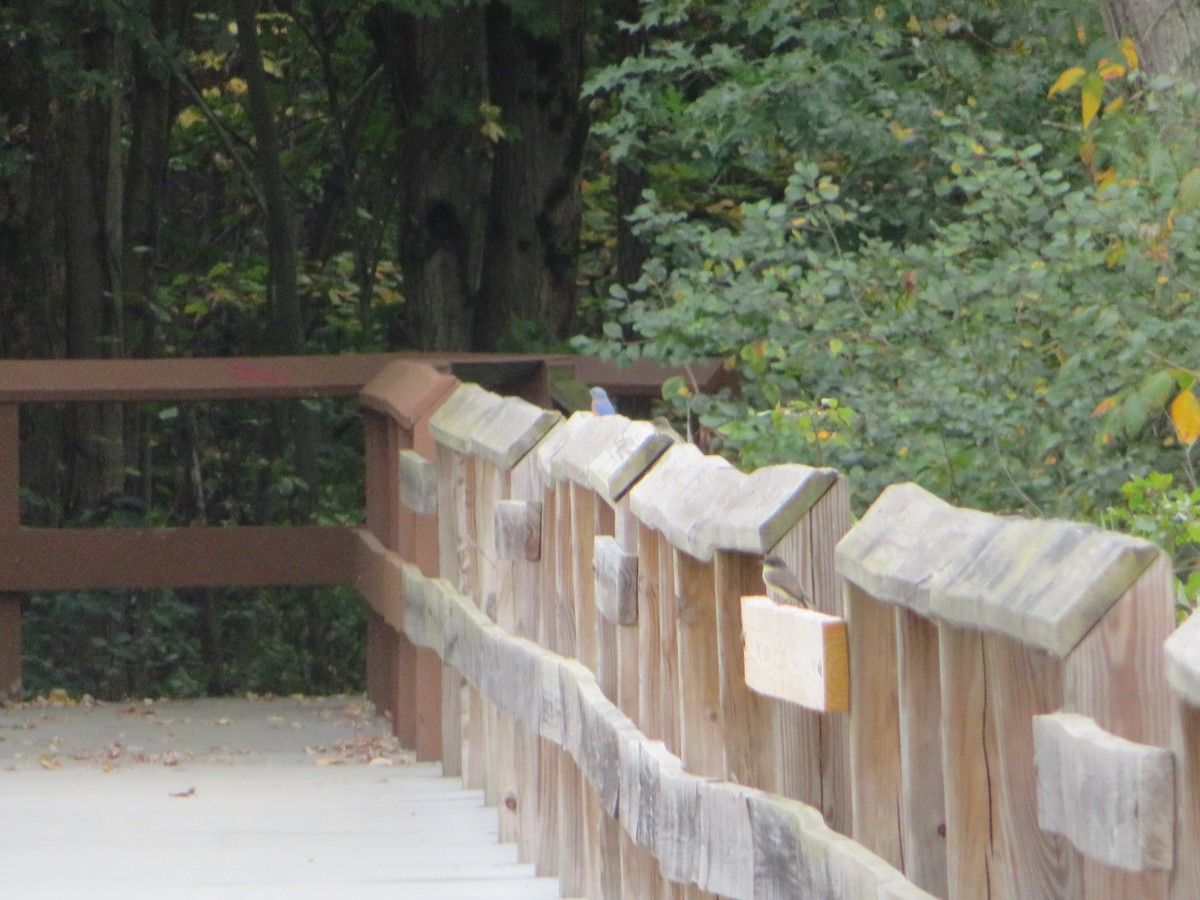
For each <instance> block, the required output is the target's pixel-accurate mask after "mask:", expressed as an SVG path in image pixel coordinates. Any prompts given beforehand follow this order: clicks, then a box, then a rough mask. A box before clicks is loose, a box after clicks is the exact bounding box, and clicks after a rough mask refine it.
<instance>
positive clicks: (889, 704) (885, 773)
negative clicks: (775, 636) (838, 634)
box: [845, 582, 957, 896]
mask: <svg viewBox="0 0 1200 900" xmlns="http://www.w3.org/2000/svg"><path fill="white" fill-rule="evenodd" d="M845 590H846V622H847V624H848V625H849V645H850V663H851V665H852V666H853V671H854V676H853V677H852V678H851V679H850V766H851V772H852V777H851V795H850V796H851V804H852V822H853V826H852V834H851V836H852V837H853V838H854V840H856V841H858V842H859V843H860V844H862V845H863V846H864V847H866V848H867V849H868V850H870V851H871V852H872V853H876V854H878V855H879V856H881V857H882V858H883V859H885V860H887V861H888V862H889V863H890V864H891V865H893V866H895V867H896V868H898V869H900V868H903V866H904V845H903V842H902V840H901V831H900V815H899V812H900V807H901V788H902V784H903V782H902V780H901V773H900V712H899V698H898V693H899V681H898V679H899V675H898V669H897V656H896V654H897V650H896V626H895V616H894V614H893V610H892V608H891V607H890V606H887V605H886V604H883V603H880V602H878V601H877V600H875V599H874V598H873V597H871V596H870V595H869V594H867V593H866V592H864V591H863V590H862V589H861V588H859V587H857V586H856V585H855V584H853V583H852V582H847V583H846V588H845ZM951 896H957V895H955V894H953V893H952V894H951Z"/></svg>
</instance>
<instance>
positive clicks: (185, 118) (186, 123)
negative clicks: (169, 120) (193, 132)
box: [175, 106, 204, 128]
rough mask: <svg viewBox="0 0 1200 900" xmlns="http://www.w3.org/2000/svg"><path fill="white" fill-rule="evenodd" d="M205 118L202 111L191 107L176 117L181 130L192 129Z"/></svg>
mask: <svg viewBox="0 0 1200 900" xmlns="http://www.w3.org/2000/svg"><path fill="white" fill-rule="evenodd" d="M203 118H204V116H202V115H201V114H200V111H199V110H198V109H196V107H194V106H189V107H187V109H185V110H183V112H181V113H180V114H179V115H177V116H176V117H175V121H176V122H178V123H179V127H180V128H191V127H192V126H193V125H195V124H196V123H197V122H199V121H200V120H201V119H203Z"/></svg>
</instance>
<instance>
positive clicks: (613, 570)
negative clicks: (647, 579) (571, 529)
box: [594, 535, 638, 625]
mask: <svg viewBox="0 0 1200 900" xmlns="http://www.w3.org/2000/svg"><path fill="white" fill-rule="evenodd" d="M594 565H595V571H596V607H597V609H598V610H599V611H600V615H601V616H603V617H604V618H605V619H606V620H607V621H609V622H611V623H612V624H614V625H636V624H637V620H638V619H637V614H638V609H637V587H638V558H637V555H636V554H634V553H626V552H625V551H623V550H622V549H621V547H620V545H619V544H618V543H617V540H616V538H614V537H609V536H607V535H601V536H599V537H597V538H596V546H595V554H594Z"/></svg>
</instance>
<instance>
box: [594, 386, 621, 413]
mask: <svg viewBox="0 0 1200 900" xmlns="http://www.w3.org/2000/svg"><path fill="white" fill-rule="evenodd" d="M589 393H591V395H592V412H594V413H595V414H596V415H598V416H615V415H616V414H617V408H616V407H615V406H613V402H612V401H611V400H609V399H608V391H606V390H604V388H602V387H594V388H592V389H591V391H590V392H589Z"/></svg>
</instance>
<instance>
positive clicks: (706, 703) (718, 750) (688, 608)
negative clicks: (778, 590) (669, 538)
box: [675, 552, 725, 778]
mask: <svg viewBox="0 0 1200 900" xmlns="http://www.w3.org/2000/svg"><path fill="white" fill-rule="evenodd" d="M675 592H676V595H677V596H678V597H679V619H678V621H677V623H676V640H677V643H676V647H677V650H676V652H677V654H678V660H679V715H680V735H679V747H680V751H679V755H680V757H682V759H683V764H684V766H686V767H687V769H688V771H689V772H693V773H695V774H697V775H706V776H709V777H711V778H723V777H724V776H725V741H724V726H723V724H722V717H723V710H722V708H721V678H720V672H719V671H718V669H717V666H714V665H713V661H714V660H715V659H717V600H716V591H715V587H714V585H713V572H712V566H711V565H705V564H703V563H700V562H697V561H696V560H694V559H692V558H691V557H690V556H688V555H687V554H685V553H679V552H676V553H675Z"/></svg>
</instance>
